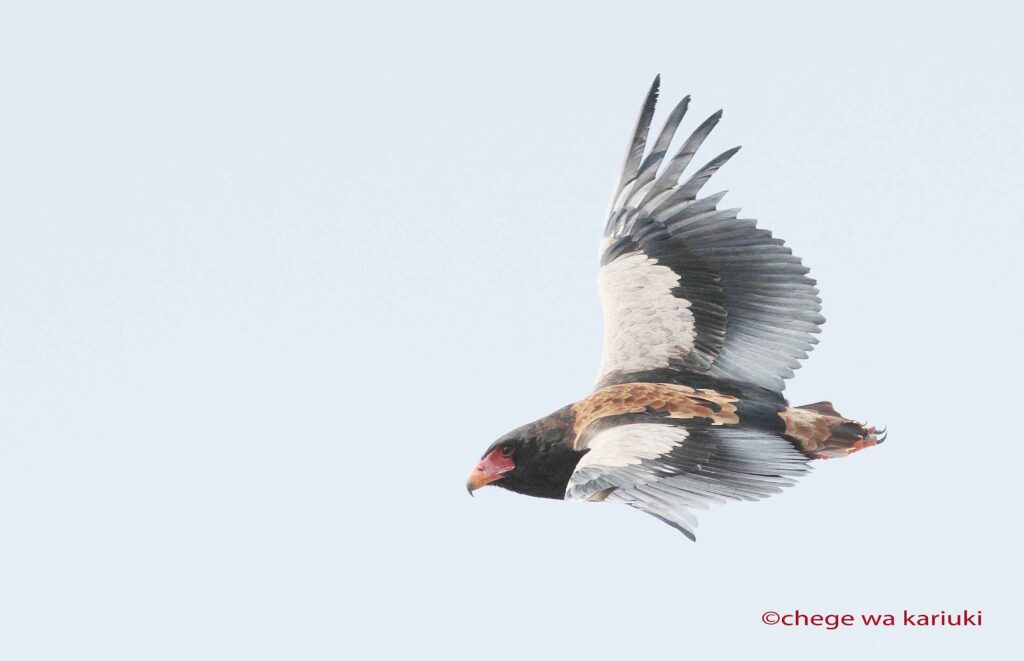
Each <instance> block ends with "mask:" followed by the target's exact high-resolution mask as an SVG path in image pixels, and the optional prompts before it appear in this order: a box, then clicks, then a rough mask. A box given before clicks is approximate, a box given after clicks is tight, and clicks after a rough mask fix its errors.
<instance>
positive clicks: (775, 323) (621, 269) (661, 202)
mask: <svg viewBox="0 0 1024 661" xmlns="http://www.w3.org/2000/svg"><path fill="white" fill-rule="evenodd" d="M658 85H659V79H657V78H656V79H655V81H654V85H653V86H652V87H651V91H650V93H649V94H648V96H647V100H646V102H645V103H644V106H643V109H642V111H641V113H640V119H639V120H638V121H637V126H636V130H635V132H634V135H633V139H632V141H631V142H630V147H629V150H628V152H627V154H626V162H625V165H624V166H623V170H622V177H621V178H620V180H619V185H618V187H617V188H616V191H615V195H614V196H613V199H612V206H611V210H610V212H609V217H608V223H607V225H606V227H605V233H604V238H603V239H602V244H601V270H600V274H599V277H598V284H599V288H600V293H601V302H602V305H603V308H604V324H605V330H604V349H603V353H602V358H601V368H600V371H599V375H598V387H601V386H603V385H607V384H609V383H615V382H623V381H630V380H631V378H632V377H631V375H639V374H640V373H642V372H646V371H650V370H663V369H665V368H668V369H674V370H680V371H685V372H693V373H697V374H705V375H708V376H712V377H717V378H723V379H729V380H733V381H740V382H745V383H752V384H755V385H758V386H763V387H765V388H769V389H772V390H774V391H776V392H781V391H782V390H783V388H784V387H785V384H784V383H783V379H786V378H789V377H791V376H792V375H793V370H794V369H796V368H797V367H799V362H798V361H799V360H800V359H802V358H806V357H807V352H808V351H810V349H811V348H812V347H813V345H814V344H815V343H816V342H817V340H816V339H815V337H814V334H815V333H817V332H819V326H820V324H822V323H823V322H824V321H825V319H824V318H823V317H822V316H821V314H820V310H821V299H819V298H818V290H817V289H816V288H815V286H814V285H815V282H814V280H812V279H810V278H808V277H807V272H808V269H807V268H806V267H805V266H803V265H802V264H801V263H800V258H799V257H796V256H794V255H793V254H792V251H791V250H790V249H789V248H788V247H786V245H785V243H784V242H783V241H782V240H781V239H777V238H773V237H772V234H771V232H769V231H768V230H764V229H758V228H757V227H756V223H755V221H753V220H745V219H740V218H738V217H737V214H738V213H739V210H738V209H722V210H720V209H718V208H717V207H718V203H719V202H720V201H721V199H722V197H723V196H724V195H725V193H718V194H715V195H710V196H707V197H704V198H698V197H697V194H698V193H699V192H700V190H701V188H702V187H703V186H704V184H705V183H706V182H707V180H708V179H709V178H710V177H711V175H713V174H714V173H715V172H716V171H717V170H718V169H719V168H720V167H722V165H724V164H725V163H726V161H728V160H729V159H730V158H731V157H732V156H733V155H734V154H735V153H736V152H737V151H738V150H739V148H738V147H736V148H734V149H730V150H728V151H726V152H724V153H723V154H721V155H719V156H717V157H715V158H713V159H711V161H710V162H708V163H707V165H705V166H704V167H702V168H700V169H698V170H696V171H695V172H693V174H692V175H690V176H689V177H688V178H686V179H684V180H681V179H680V177H681V175H682V174H683V172H684V171H685V170H686V168H687V166H688V165H689V164H690V161H691V160H692V159H693V157H694V154H696V152H697V149H698V148H699V147H700V145H701V143H702V142H703V141H704V139H705V138H706V137H707V136H708V134H709V133H710V132H711V129H712V128H714V126H715V124H717V123H718V120H719V118H720V117H721V114H722V113H721V111H718V112H716V113H715V114H713V115H712V116H711V117H709V118H708V119H707V120H705V121H704V123H702V124H701V125H700V126H699V127H697V129H696V130H695V131H694V132H693V133H692V134H691V135H690V137H689V138H687V139H686V141H685V142H684V143H683V145H682V146H681V147H680V148H679V149H678V151H676V153H675V155H674V156H672V157H671V158H670V159H668V160H666V158H665V157H666V155H667V154H668V148H669V144H670V143H671V142H672V138H673V136H674V135H675V131H676V128H677V127H678V126H679V124H680V122H681V121H682V119H683V116H684V115H685V114H686V109H687V106H688V104H689V97H686V98H685V99H683V100H682V101H681V102H680V103H679V105H677V106H676V107H675V109H674V110H673V111H672V113H671V114H670V115H669V117H668V120H667V121H666V122H665V127H664V128H663V129H662V131H661V133H660V134H659V135H658V138H657V139H656V140H655V142H654V144H653V145H652V147H651V149H650V151H649V152H648V153H647V155H646V156H644V152H645V147H646V144H647V134H648V131H649V129H650V125H651V118H652V117H653V115H654V106H655V103H656V101H657V96H658Z"/></svg>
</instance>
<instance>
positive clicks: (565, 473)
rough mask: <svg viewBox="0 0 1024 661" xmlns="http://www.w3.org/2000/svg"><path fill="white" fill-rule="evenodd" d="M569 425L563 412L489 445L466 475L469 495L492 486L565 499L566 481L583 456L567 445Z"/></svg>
mask: <svg viewBox="0 0 1024 661" xmlns="http://www.w3.org/2000/svg"><path fill="white" fill-rule="evenodd" d="M569 423H570V419H567V418H566V417H565V415H564V413H563V411H556V412H555V413H552V414H551V415H549V416H547V417H544V418H541V419H540V420H537V421H536V422H531V423H530V424H528V425H523V426H522V427H520V428H518V429H515V430H513V431H511V432H509V433H507V434H505V435H504V436H502V437H501V438H499V439H498V440H496V441H495V442H493V443H491V445H490V446H489V447H488V448H487V450H485V451H484V454H483V456H482V457H481V458H480V461H478V462H477V464H476V466H474V467H473V470H471V471H469V477H467V478H466V488H467V489H468V490H469V493H470V494H472V493H473V492H474V491H476V490H477V489H480V488H482V487H485V486H487V485H488V484H493V485H495V486H498V487H502V488H503V489H508V490H509V491H515V492H516V493H522V494H526V495H528V496H538V497H540V498H559V499H561V498H564V497H565V487H566V485H567V484H568V483H569V477H570V476H571V475H572V472H573V470H575V468H576V463H577V462H579V460H580V457H582V456H583V454H584V453H583V452H577V451H575V450H572V449H571V448H570V446H569V444H568V443H567V442H566V441H567V438H566V436H567V434H568V432H569V428H570V427H571V424H569Z"/></svg>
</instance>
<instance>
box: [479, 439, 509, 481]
mask: <svg viewBox="0 0 1024 661" xmlns="http://www.w3.org/2000/svg"><path fill="white" fill-rule="evenodd" d="M515 467H516V464H515V462H514V461H512V457H506V456H505V455H504V454H503V453H502V451H501V447H500V446H499V447H496V448H494V449H493V450H491V451H490V452H489V453H488V454H487V456H486V457H484V458H483V459H481V460H480V463H479V464H478V465H477V469H478V470H480V471H482V472H483V474H484V475H486V476H488V477H491V478H497V477H498V476H499V475H503V474H505V473H507V472H509V471H510V470H512V469H513V468H515Z"/></svg>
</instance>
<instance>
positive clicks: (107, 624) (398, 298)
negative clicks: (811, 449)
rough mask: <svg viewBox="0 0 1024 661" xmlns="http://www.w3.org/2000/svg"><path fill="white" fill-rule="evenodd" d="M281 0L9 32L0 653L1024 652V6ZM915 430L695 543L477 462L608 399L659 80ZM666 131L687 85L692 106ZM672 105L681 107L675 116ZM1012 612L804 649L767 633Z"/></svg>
mask: <svg viewBox="0 0 1024 661" xmlns="http://www.w3.org/2000/svg"><path fill="white" fill-rule="evenodd" d="M1003 5H1005V3H999V4H992V5H989V4H987V3H984V2H976V3H970V5H968V6H964V8H963V9H961V10H959V11H954V10H948V9H945V8H942V7H940V6H936V5H935V4H934V3H919V4H918V5H917V6H913V5H909V6H907V7H905V8H904V7H901V6H900V5H899V4H897V3H891V2H890V3H881V4H874V3H870V2H869V3H857V4H855V5H850V6H849V7H848V8H845V9H829V8H826V7H825V6H823V5H821V4H820V3H814V4H810V3H809V4H807V5H802V6H800V5H785V6H784V5H782V4H780V3H771V4H770V6H769V5H768V4H765V3H757V4H754V3H750V4H730V3H701V4H699V5H698V4H690V3H680V2H671V3H631V4H629V5H628V8H627V6H626V5H624V4H622V3H616V4H615V5H611V4H609V5H607V6H597V5H595V4H593V3H577V4H573V5H570V4H563V5H559V4H555V3H543V4H536V5H534V4H531V3H515V5H514V6H505V7H502V8H494V7H485V6H483V5H481V4H479V3H473V4H470V3H466V4H444V3H442V4H438V3H430V4H429V5H425V4H422V3H421V4H417V5H402V4H383V3H382V4H377V5H375V6H374V7H372V8H371V7H370V6H369V5H364V6H362V7H361V8H351V9H341V8H340V5H339V6H333V7H332V6H331V5H328V4H324V5H298V4H288V5H284V4H282V5H281V6H280V7H277V8H274V7H272V6H270V5H268V4H265V3H261V4H258V5H254V4H252V3H238V4H235V5H211V4H208V3H203V4H196V5H189V4H181V3H176V4H174V5H171V6H168V7H167V8H166V9H163V10H155V9H140V8H139V7H138V6H136V5H134V4H129V3H125V4H123V5H93V4H90V5H89V6H88V7H86V6H84V5H75V4H67V5H64V6H52V7H42V6H34V7H33V8H31V9H25V8H22V9H12V8H7V9H5V10H3V13H2V16H0V82H2V85H3V98H4V101H3V103H2V104H0V181H2V182H3V185H2V192H0V223H2V229H3V232H2V240H0V301H2V312H0V531H2V533H0V534H2V538H3V541H2V543H0V657H2V658H3V659H5V660H6V659H11V660H19V661H20V660H22V659H24V660H34V659H40V660H47V661H50V660H61V659H71V660H76V661H77V660H91V659H96V660H98V661H99V660H102V661H112V660H118V659H132V660H134V659H153V660H160V659H215V660H217V661H222V660H227V659H244V660H246V661H253V660H260V659H439V660H451V659H467V660H473V661H482V660H483V659H487V660H492V659H493V660H505V659H509V660H511V659H524V658H530V659H540V660H545V659H558V660H564V659H588V660H591V659H593V660H599V659H621V658H628V659H665V660H680V659H716V660H717V659H725V660H728V659H752V658H753V659H759V660H765V661H769V660H773V659H820V658H829V659H863V658H867V657H871V658H893V659H897V658H898V659H963V658H978V659H998V658H1014V656H1015V655H1016V654H1017V653H1018V651H1019V649H1020V646H1021V642H1022V641H1021V635H1020V633H1019V632H1020V622H1021V621H1022V619H1024V607H1022V606H1021V601H1020V599H1019V588H1018V586H1016V585H1014V583H1016V582H1017V581H1018V580H1019V575H1020V571H1019V558H1020V556H1021V553H1022V551H1024V548H1022V544H1021V536H1020V532H1019V525H1018V522H1017V520H1018V518H1019V516H1018V512H1017V510H1016V506H1017V504H1019V502H1020V494H1019V491H1018V485H1019V482H1020V465H1021V460H1022V458H1024V457H1022V449H1021V438H1020V437H1021V433H1020V425H1019V423H1018V422H1017V420H1016V417H1015V414H1016V412H1017V410H1018V409H1019V408H1020V405H1019V398H1020V395H1019V383H1020V378H1019V375H1020V373H1021V368H1022V360H1021V358H1022V355H1021V351H1020V338H1021V335H1022V331H1024V323H1022V316H1021V312H1020V309H1019V308H1020V299H1021V292H1020V287H1021V282H1022V280H1021V276H1022V266H1021V260H1020V255H1019V253H1020V246H1021V244H1022V239H1024V230H1022V227H1024V211H1022V209H1024V200H1022V197H1024V195H1022V183H1024V159H1022V156H1021V155H1022V153H1024V131H1022V128H1021V121H1020V109H1021V108H1022V107H1024V84H1022V81H1024V79H1022V75H1021V68H1020V62H1021V61H1022V57H1021V56H1022V53H1021V46H1020V35H1019V26H1020V24H1021V16H1020V14H1019V13H1016V12H1013V11H1011V10H1008V9H998V10H996V9H992V7H1000V6H1003ZM658 72H660V73H662V74H663V78H664V83H663V99H664V100H665V101H669V102H674V101H675V100H676V99H677V98H679V97H681V96H682V95H684V94H687V93H690V94H692V95H693V103H692V104H691V111H690V116H689V118H688V119H687V122H686V124H685V125H684V128H692V127H694V126H695V125H696V123H697V122H698V121H699V120H701V119H703V118H704V117H705V116H707V115H708V114H710V113H711V112H713V111H714V110H716V109H718V108H720V107H722V108H725V116H724V119H723V121H722V123H721V124H720V125H719V127H718V129H716V131H715V133H714V134H713V135H712V137H711V139H709V141H708V143H707V146H706V148H705V150H704V151H703V152H702V155H703V157H704V159H705V160H706V159H707V158H710V157H711V156H713V155H714V154H716V153H718V151H721V150H722V149H724V148H727V147H731V146H733V145H736V144H742V145H743V146H744V149H743V151H741V152H740V154H739V155H738V156H737V157H736V158H735V159H733V161H732V162H730V163H729V165H728V166H727V167H726V168H725V169H724V170H723V171H722V172H721V173H719V174H718V175H716V177H715V179H714V180H712V183H711V184H710V185H709V188H708V192H713V191H715V190H724V189H729V190H730V191H731V192H730V194H729V195H728V196H727V197H726V204H727V206H741V207H743V209H744V213H745V215H747V216H750V217H756V218H758V219H759V220H760V222H761V224H762V225H763V226H765V227H768V228H770V229H772V230H773V231H775V233H776V234H777V235H778V236H781V237H784V238H785V239H787V240H788V242H789V243H790V245H792V246H793V248H794V251H795V252H796V253H797V254H799V255H800V256H802V257H803V258H804V262H805V263H806V264H808V265H809V266H810V267H811V268H812V275H813V276H814V277H816V278H817V279H818V281H819V284H820V288H821V291H822V297H823V300H824V313H825V315H826V317H827V318H828V323H827V324H826V325H825V327H824V331H823V333H822V335H821V344H820V345H819V347H818V348H817V349H816V350H815V352H814V353H813V354H812V356H811V359H810V360H809V362H807V363H806V364H805V367H804V368H803V369H801V370H800V371H799V372H798V373H797V377H796V379H795V380H793V381H791V382H790V385H789V387H788V390H787V395H788V396H789V397H790V399H791V400H792V401H793V402H794V403H796V404H803V403H808V402H813V401H818V400H821V399H830V400H832V401H833V402H835V403H836V406H837V408H839V410H840V411H842V412H843V413H845V414H847V415H850V416H853V417H858V418H861V419H867V421H868V422H871V423H876V424H885V425H888V427H889V430H890V440H889V442H888V443H887V444H886V445H885V446H883V447H881V448H877V449H873V450H871V451H870V452H864V453H861V454H860V455H857V456H855V457H852V458H850V459H846V460H836V461H832V462H829V463H828V464H827V465H823V466H820V467H819V469H818V470H816V471H815V472H814V473H813V474H812V475H811V476H810V477H809V478H807V479H805V480H803V482H802V484H801V485H800V486H798V487H797V488H795V489H792V490H790V491H788V492H787V493H786V494H785V495H783V496H780V497H777V498H773V499H770V500H768V501H764V502H761V503H742V504H734V505H728V506H724V507H718V508H714V509H712V510H711V511H709V512H707V513H704V514H703V515H702V516H701V527H700V529H699V530H698V539H699V541H698V543H696V544H692V543H690V542H688V541H687V540H686V539H685V538H684V537H683V536H682V535H680V534H679V533H677V532H675V531H673V530H672V529H670V528H669V527H667V526H664V525H661V524H659V523H658V522H656V521H655V520H654V519H652V518H650V517H647V516H644V515H642V514H640V513H638V512H634V511H631V510H629V509H628V508H616V507H615V506H611V505H607V506H599V505H585V506H584V505H569V504H565V503H559V502H554V501H540V500H533V499H528V498H525V497H521V496H516V495H513V494H510V493H506V492H502V491H499V490H497V489H487V490H484V491H483V492H481V493H479V494H478V497H477V498H476V499H470V498H469V497H467V496H466V492H465V488H464V486H463V481H464V477H465V474H466V472H467V470H468V469H469V468H470V466H471V465H472V463H473V461H474V460H475V459H477V458H478V457H479V455H480V453H481V452H482V450H483V449H484V448H485V447H486V446H487V445H488V444H489V443H490V442H491V441H492V440H493V439H494V438H496V437H498V436H499V435H501V434H502V433H504V432H506V431H508V430H509V429H511V428H513V427H516V426H518V425H520V424H522V423H524V422H527V421H529V420H532V419H534V418H536V417H539V416H541V415H543V414H545V413H548V412H549V411H551V410H554V409H556V408H558V407H560V406H562V405H564V404H566V403H568V402H570V401H573V400H575V399H578V398H580V397H582V396H583V395H585V394H586V392H587V391H588V390H589V388H590V387H591V386H592V384H593V379H594V376H595V375H596V371H597V363H598V356H599V350H600V323H601V321H600V309H599V305H598V301H597V293H596V287H595V274H596V268H597V263H596V255H597V241H598V237H599V235H600V231H601V228H602V225H603V221H604V218H603V214H604V211H605V209H606V206H607V202H608V197H609V195H610V193H611V186H612V183H613V181H614V180H615V177H616V176H617V168H618V167H619V165H620V163H621V158H622V155H623V150H624V149H625V145H626V142H627V139H628V137H629V136H628V134H629V131H630V128H631V126H632V122H633V121H634V119H635V116H636V113H637V110H638V107H639V104H640V102H641V100H642V98H643V95H644V93H645V92H646V89H647V87H648V85H649V84H650V81H651V79H652V78H653V76H654V74H656V73H658ZM663 105H667V104H663ZM661 110H662V112H661V113H659V121H660V118H661V117H662V116H663V113H665V112H667V111H666V110H665V108H662V109H661ZM794 608H800V609H806V610H817V611H820V612H840V613H842V612H850V613H860V612H899V611H901V610H902V609H904V608H909V609H917V610H921V611H938V610H941V609H945V610H947V611H955V610H959V609H964V608H966V609H970V610H977V609H981V610H983V611H984V613H985V624H984V625H983V626H982V627H981V628H979V629H971V630H945V631H927V630H924V631H908V630H904V629H902V628H897V629H892V630H865V629H861V628H858V629H852V630H844V631H836V632H826V631H820V630H793V629H783V628H780V627H774V628H772V627H767V626H765V625H763V624H761V622H760V615H761V613H762V612H763V611H765V610H779V611H783V610H786V609H790V610H791V609H794Z"/></svg>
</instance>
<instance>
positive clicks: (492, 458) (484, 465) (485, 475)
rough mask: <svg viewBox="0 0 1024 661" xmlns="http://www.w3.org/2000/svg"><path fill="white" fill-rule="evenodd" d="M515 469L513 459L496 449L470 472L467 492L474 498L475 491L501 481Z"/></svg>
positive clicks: (467, 479) (467, 480)
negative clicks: (502, 477)
mask: <svg viewBox="0 0 1024 661" xmlns="http://www.w3.org/2000/svg"><path fill="white" fill-rule="evenodd" d="M515 467H516V465H515V462H513V461H512V457H506V456H505V455H503V454H502V452H501V448H500V447H498V448H494V449H493V450H491V451H490V452H489V453H488V454H487V456H486V457H484V458H483V459H481V460H480V461H479V462H478V463H477V465H476V467H475V468H473V470H471V471H469V477H467V478H466V491H468V492H469V495H470V496H472V495H473V492H474V491H476V490H477V489H479V488H481V487H486V486H487V485H488V484H490V483H491V482H494V481H495V480H500V479H501V476H502V475H504V474H505V473H507V472H509V471H510V470H512V469H513V468H515Z"/></svg>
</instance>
